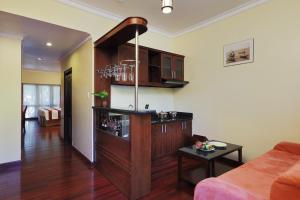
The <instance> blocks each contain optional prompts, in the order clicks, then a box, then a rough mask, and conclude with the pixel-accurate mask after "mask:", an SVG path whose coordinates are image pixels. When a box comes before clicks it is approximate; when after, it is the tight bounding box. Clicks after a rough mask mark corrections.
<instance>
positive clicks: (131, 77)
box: [129, 65, 134, 82]
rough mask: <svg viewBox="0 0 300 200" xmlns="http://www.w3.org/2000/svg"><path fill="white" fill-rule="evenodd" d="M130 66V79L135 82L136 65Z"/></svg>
mask: <svg viewBox="0 0 300 200" xmlns="http://www.w3.org/2000/svg"><path fill="white" fill-rule="evenodd" d="M129 67H130V73H129V81H131V82H134V74H133V68H134V65H129Z"/></svg>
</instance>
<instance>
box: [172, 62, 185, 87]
mask: <svg viewBox="0 0 300 200" xmlns="http://www.w3.org/2000/svg"><path fill="white" fill-rule="evenodd" d="M172 71H173V79H176V80H180V81H183V80H184V57H183V56H172Z"/></svg>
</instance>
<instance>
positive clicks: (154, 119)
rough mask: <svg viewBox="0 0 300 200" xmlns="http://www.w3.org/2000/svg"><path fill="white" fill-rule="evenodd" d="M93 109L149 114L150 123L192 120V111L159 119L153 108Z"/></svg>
mask: <svg viewBox="0 0 300 200" xmlns="http://www.w3.org/2000/svg"><path fill="white" fill-rule="evenodd" d="M93 109H94V110H101V111H104V112H112V113H113V112H115V113H120V114H140V115H144V114H151V124H161V123H171V122H176V121H184V120H192V119H193V113H187V112H177V116H176V117H175V118H172V117H170V116H168V117H167V118H165V119H161V118H159V117H158V115H157V113H156V111H155V110H137V111H136V110H126V109H122V108H105V107H97V106H94V107H93Z"/></svg>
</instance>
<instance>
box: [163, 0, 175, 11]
mask: <svg viewBox="0 0 300 200" xmlns="http://www.w3.org/2000/svg"><path fill="white" fill-rule="evenodd" d="M161 10H162V12H163V13H164V14H170V13H171V12H172V10H173V0H161Z"/></svg>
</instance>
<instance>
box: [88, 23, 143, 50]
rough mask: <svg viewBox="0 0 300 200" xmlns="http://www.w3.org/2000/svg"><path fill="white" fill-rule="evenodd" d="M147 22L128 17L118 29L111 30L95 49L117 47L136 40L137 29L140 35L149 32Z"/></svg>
mask: <svg viewBox="0 0 300 200" xmlns="http://www.w3.org/2000/svg"><path fill="white" fill-rule="evenodd" d="M147 23H148V22H147V20H146V19H144V18H142V17H128V18H126V19H125V20H124V21H122V22H121V23H120V24H118V25H117V26H116V27H114V28H113V29H111V30H110V31H109V32H108V33H106V34H105V35H104V36H102V37H101V38H99V39H98V40H97V41H96V42H95V43H94V44H95V47H101V48H102V47H105V48H107V47H116V46H118V45H121V44H124V43H126V42H127V41H129V40H131V39H133V38H135V32H136V29H138V31H139V35H141V34H143V33H145V32H146V31H147Z"/></svg>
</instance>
